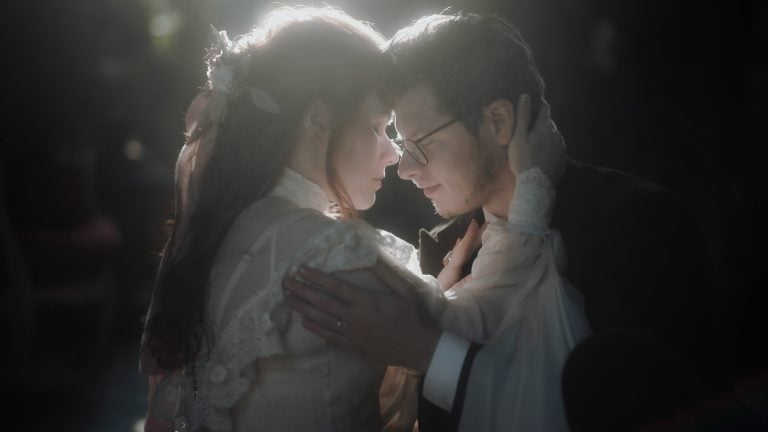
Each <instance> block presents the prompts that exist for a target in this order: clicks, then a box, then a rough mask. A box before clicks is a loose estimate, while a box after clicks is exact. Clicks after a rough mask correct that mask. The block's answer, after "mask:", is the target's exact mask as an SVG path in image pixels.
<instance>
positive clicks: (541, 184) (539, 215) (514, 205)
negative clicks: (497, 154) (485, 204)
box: [507, 167, 555, 236]
mask: <svg viewBox="0 0 768 432" xmlns="http://www.w3.org/2000/svg"><path fill="white" fill-rule="evenodd" d="M554 204H555V188H554V187H553V186H552V183H551V182H550V180H549V178H548V177H547V175H546V174H544V172H543V171H542V170H541V169H539V168H538V167H533V168H531V169H529V170H525V171H523V172H522V173H520V174H519V175H518V176H517V178H516V180H515V194H514V195H513V196H512V200H511V201H510V203H509V209H508V212H507V215H508V216H507V222H508V223H509V224H510V225H511V226H513V227H515V228H517V229H520V230H522V231H525V232H528V233H530V234H535V235H539V236H544V235H546V231H547V227H548V226H549V221H550V219H551V216H552V208H553V207H554Z"/></svg>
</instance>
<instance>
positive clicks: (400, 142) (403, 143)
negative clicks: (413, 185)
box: [387, 111, 473, 166]
mask: <svg viewBox="0 0 768 432" xmlns="http://www.w3.org/2000/svg"><path fill="white" fill-rule="evenodd" d="M470 114H473V112H472V111H469V112H467V113H465V114H462V115H460V116H458V117H454V118H452V119H450V120H448V121H447V122H445V123H443V124H441V125H440V126H438V127H436V128H434V129H432V130H431V131H429V132H427V133H426V134H424V135H422V136H421V138H419V139H416V140H412V139H408V138H403V137H402V136H400V135H399V134H398V133H397V130H395V126H394V124H392V123H390V124H389V125H388V126H387V136H388V137H389V139H391V140H392V142H393V143H395V144H396V145H397V146H398V147H400V150H401V151H402V152H404V153H407V154H408V156H410V157H411V158H412V159H413V160H415V161H416V163H418V164H419V165H421V166H425V165H427V164H428V163H429V160H428V159H427V155H426V154H425V153H424V149H422V148H421V143H422V142H424V140H426V139H427V138H429V137H431V136H432V135H434V134H436V133H438V132H440V131H441V130H443V129H445V128H447V127H448V126H450V125H452V124H454V123H456V122H458V121H462V120H464V119H466V118H467V117H469V115H470ZM408 143H412V144H413V147H410V146H409V145H408Z"/></svg>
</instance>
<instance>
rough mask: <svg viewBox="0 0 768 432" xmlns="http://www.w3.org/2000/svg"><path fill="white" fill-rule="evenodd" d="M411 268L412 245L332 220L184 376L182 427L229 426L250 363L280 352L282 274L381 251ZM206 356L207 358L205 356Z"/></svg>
mask: <svg viewBox="0 0 768 432" xmlns="http://www.w3.org/2000/svg"><path fill="white" fill-rule="evenodd" d="M380 253H381V254H382V256H384V257H387V258H389V259H391V260H393V261H395V262H396V263H398V264H399V265H401V266H403V267H406V268H408V269H409V270H411V271H419V263H418V257H417V254H416V251H415V249H414V248H413V246H411V245H410V244H408V243H406V242H405V241H403V240H400V239H399V238H397V237H396V236H394V235H392V234H389V233H387V232H385V231H376V230H374V229H373V228H371V227H370V226H369V225H367V224H365V223H364V222H359V221H348V222H343V223H336V224H333V226H331V227H330V228H329V229H327V230H324V231H323V232H322V233H321V234H319V235H318V236H316V237H314V238H313V239H312V240H310V241H309V242H307V243H305V244H304V246H303V247H302V248H301V249H300V250H298V251H297V253H296V254H295V255H294V256H295V258H294V259H293V260H292V261H290V262H286V263H283V264H282V265H280V266H279V267H278V268H277V269H276V270H275V272H274V273H273V276H272V279H271V280H270V282H269V284H268V286H267V287H265V289H264V290H261V291H260V292H259V293H258V294H256V295H255V296H253V297H252V298H250V299H249V300H248V301H247V302H246V303H245V304H243V305H242V306H241V307H240V309H239V310H238V311H237V312H236V313H235V315H234V318H233V319H232V321H231V322H230V323H229V324H228V325H227V326H226V328H225V330H224V332H223V333H222V335H221V337H220V339H219V340H218V341H217V345H216V346H215V347H214V349H213V350H212V352H210V355H209V356H208V357H207V361H205V362H204V363H201V364H198V365H196V368H195V371H194V376H193V375H192V374H186V379H184V380H182V381H183V384H182V388H183V390H182V395H183V397H182V401H181V402H182V404H181V405H180V410H179V415H178V416H177V418H176V427H177V428H178V429H179V430H198V429H199V428H202V429H206V430H211V431H230V430H231V429H232V421H231V418H230V415H229V409H230V408H231V407H232V406H234V405H235V403H236V402H237V401H238V399H239V398H240V396H241V395H242V394H243V393H244V392H245V391H246V390H247V389H248V387H249V386H250V384H251V381H252V379H253V378H254V377H255V374H256V373H258V372H257V371H255V370H253V369H252V368H249V365H251V364H252V362H253V361H254V360H255V359H257V358H259V357H266V356H270V355H276V354H281V353H283V352H284V346H283V343H282V339H281V329H282V328H283V327H284V325H285V323H286V322H287V318H288V310H287V308H286V307H285V306H284V305H283V291H282V288H281V285H282V279H283V277H284V275H285V274H287V273H289V272H293V271H294V270H295V268H296V267H297V266H298V264H301V263H306V264H308V265H310V266H313V267H315V268H319V269H321V270H324V271H327V272H334V271H339V270H352V269H359V268H364V267H369V266H371V265H373V264H374V263H375V262H376V260H377V258H378V257H379V254H380ZM203 358H205V357H203Z"/></svg>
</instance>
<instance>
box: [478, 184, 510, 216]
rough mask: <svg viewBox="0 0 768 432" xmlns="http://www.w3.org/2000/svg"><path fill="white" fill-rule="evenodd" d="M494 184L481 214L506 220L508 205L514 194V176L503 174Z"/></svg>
mask: <svg viewBox="0 0 768 432" xmlns="http://www.w3.org/2000/svg"><path fill="white" fill-rule="evenodd" d="M494 183H495V184H494V187H493V189H492V192H491V194H490V195H489V197H488V199H487V200H486V202H485V204H484V205H483V212H484V213H485V215H486V216H488V215H489V214H490V215H493V216H494V217H496V218H499V219H505V220H506V219H507V212H508V211H509V203H510V202H512V196H513V195H514V194H515V176H514V175H513V174H512V173H509V174H507V173H504V174H502V175H500V176H499V177H498V178H497V179H496V181H495V182H494Z"/></svg>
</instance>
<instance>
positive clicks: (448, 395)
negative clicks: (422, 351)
mask: <svg viewBox="0 0 768 432" xmlns="http://www.w3.org/2000/svg"><path fill="white" fill-rule="evenodd" d="M469 347H470V343H469V341H467V340H466V339H463V338H461V337H459V336H456V335H454V334H452V333H448V332H443V334H442V335H441V336H440V340H439V341H438V342H437V347H436V348H435V353H434V354H433V355H432V360H431V361H430V363H429V368H427V375H426V376H425V377H424V389H423V390H422V393H423V395H424V397H425V398H426V399H427V400H429V401H430V402H432V403H433V404H435V405H437V406H439V407H440V408H443V409H444V410H446V411H448V412H450V411H451V410H452V409H453V399H454V396H455V395H456V387H457V385H458V383H459V377H460V375H461V369H462V367H463V366H464V358H465V357H466V356H467V351H468V350H469Z"/></svg>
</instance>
